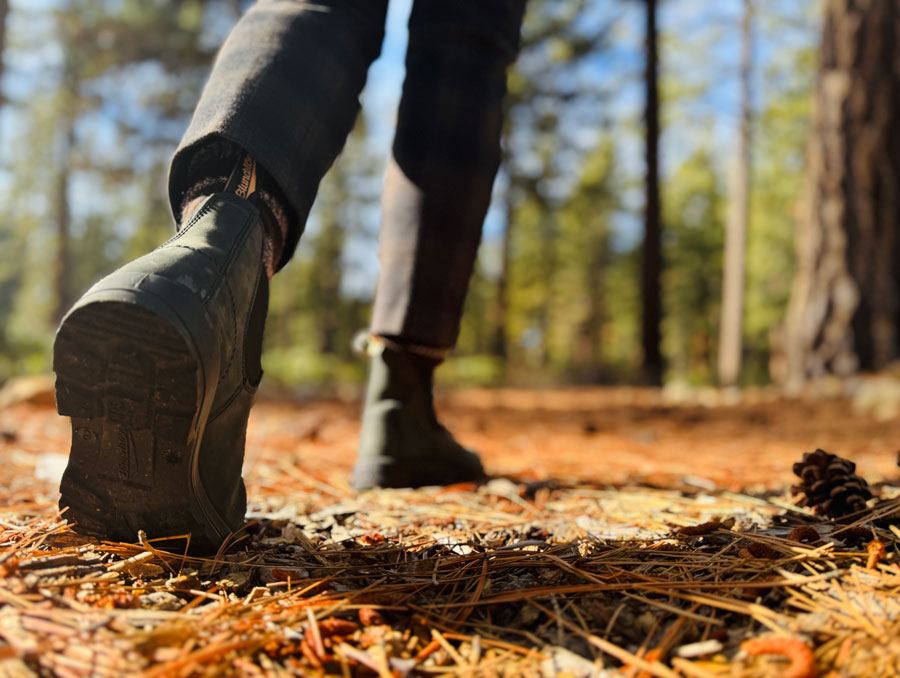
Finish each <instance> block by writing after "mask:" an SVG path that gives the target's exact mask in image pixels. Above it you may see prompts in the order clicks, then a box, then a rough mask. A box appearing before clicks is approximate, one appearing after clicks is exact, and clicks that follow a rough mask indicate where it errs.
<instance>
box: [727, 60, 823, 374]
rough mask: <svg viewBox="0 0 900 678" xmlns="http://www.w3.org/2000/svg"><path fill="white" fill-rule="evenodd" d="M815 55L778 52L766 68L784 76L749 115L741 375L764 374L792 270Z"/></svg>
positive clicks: (779, 322) (784, 307)
mask: <svg viewBox="0 0 900 678" xmlns="http://www.w3.org/2000/svg"><path fill="white" fill-rule="evenodd" d="M815 60H816V51H815V50H814V49H812V48H806V49H800V50H796V51H792V52H787V53H785V54H782V55H780V57H779V58H778V59H777V60H776V61H775V62H774V63H773V64H772V71H773V72H777V73H778V74H779V75H780V76H781V77H782V78H784V77H786V78H787V81H786V82H785V83H784V84H783V85H782V86H781V88H780V91H778V92H777V93H775V96H773V97H772V98H771V102H770V104H769V105H768V106H767V107H766V109H765V110H763V111H762V112H761V114H760V116H759V119H758V122H757V130H756V145H755V154H756V156H755V163H754V167H753V170H754V171H753V178H752V183H753V192H752V196H753V199H752V201H751V206H750V224H751V227H750V232H749V233H748V235H747V292H746V297H745V304H746V310H745V314H744V335H745V342H746V350H745V354H746V355H745V380H746V381H748V382H753V383H761V382H766V381H768V380H769V358H770V355H771V353H772V350H773V342H776V341H778V329H779V327H780V325H781V323H782V322H783V319H784V314H785V311H786V309H787V304H788V298H789V296H790V288H791V282H792V280H793V277H794V228H795V224H796V223H797V221H798V219H799V217H800V214H799V204H800V199H801V197H802V190H803V185H802V184H803V162H804V154H805V149H806V138H807V133H808V130H809V125H810V115H811V103H812V85H813V82H814V80H815V78H814V73H815V68H816V66H815ZM766 75H767V78H768V77H769V76H774V73H767V74H766ZM770 79H771V78H770Z"/></svg>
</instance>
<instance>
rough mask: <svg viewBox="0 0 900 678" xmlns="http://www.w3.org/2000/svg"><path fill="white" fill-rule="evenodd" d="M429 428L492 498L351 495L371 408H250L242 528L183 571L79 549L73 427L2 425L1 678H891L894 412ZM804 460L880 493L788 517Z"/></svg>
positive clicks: (897, 422)
mask: <svg viewBox="0 0 900 678" xmlns="http://www.w3.org/2000/svg"><path fill="white" fill-rule="evenodd" d="M719 400H722V398H719ZM439 409H440V412H441V414H442V419H443V420H444V422H445V423H446V424H447V426H448V427H449V428H450V429H451V430H453V431H454V432H455V433H456V434H457V435H458V437H459V438H460V439H461V440H462V441H463V442H464V443H465V444H467V445H469V446H471V447H472V448H473V449H477V450H478V451H479V452H480V453H481V455H482V458H483V460H484V462H485V466H486V467H487V470H488V471H489V472H490V473H491V474H492V475H493V476H494V480H492V481H490V482H488V483H487V484H485V485H481V486H475V485H459V486H452V487H449V488H440V489H439V488H424V489H420V490H377V491H369V492H364V493H359V494H357V493H354V492H353V491H352V489H351V488H350V486H349V484H348V477H349V470H350V468H351V465H352V462H353V457H354V446H355V440H356V434H357V430H358V424H357V414H358V404H357V403H355V402H342V401H337V400H322V401H311V402H300V401H291V400H287V399H264V400H263V401H262V402H260V403H259V404H258V405H257V407H256V408H255V410H254V412H253V415H252V417H251V424H250V429H249V432H248V442H247V458H246V463H245V478H246V482H247V488H248V494H249V497H250V507H249V515H248V518H249V524H248V527H247V528H246V531H245V534H244V535H243V536H242V537H241V538H239V539H237V540H236V542H235V543H234V544H233V545H232V546H231V547H230V548H229V549H228V550H227V551H225V552H223V553H221V554H219V555H218V556H217V557H216V558H209V559H205V560H198V559H192V558H186V557H182V556H173V555H169V554H165V553H162V552H160V551H158V550H156V549H155V548H154V547H153V545H152V544H150V543H144V544H140V543H137V542H138V539H137V535H136V538H135V542H136V543H135V544H118V543H106V542H98V541H95V540H91V539H88V538H85V537H81V536H79V535H77V534H75V533H74V532H72V531H71V530H70V529H69V528H68V527H67V526H66V524H65V523H64V520H63V519H62V518H61V517H60V516H59V514H58V511H57V508H56V502H57V494H56V487H57V483H58V477H59V474H60V473H61V471H62V468H63V466H64V464H65V454H66V452H67V450H68V436H69V427H68V422H67V421H66V420H64V419H62V418H60V417H58V416H57V415H56V413H55V411H54V410H53V408H52V401H50V396H49V394H44V395H41V394H37V395H33V396H32V397H29V398H27V399H25V400H23V401H20V402H15V403H7V404H6V406H5V407H2V408H0V459H2V460H3V464H2V468H0V490H2V493H3V494H2V497H3V500H2V504H0V505H2V507H3V508H0V676H35V675H41V676H47V675H53V676H61V677H63V678H68V677H70V676H123V675H143V676H146V677H148V678H149V677H152V676H188V675H202V676H207V675H209V676H213V675H215V676H233V675H245V676H292V675H376V676H381V677H386V676H406V675H413V676H419V675H469V676H475V675H496V676H501V675H509V676H513V675H531V676H553V675H560V676H566V675H567V676H585V677H586V676H614V675H615V676H618V675H623V676H630V677H631V678H639V677H640V678H644V677H646V676H660V677H664V678H672V677H673V676H686V677H697V678H710V677H713V676H721V677H725V676H727V677H729V678H738V677H740V678H751V677H762V676H781V675H783V676H786V677H788V678H809V677H812V676H823V677H824V676H828V677H829V678H837V677H839V676H842V677H847V678H849V677H850V676H867V677H871V676H896V675H900V597H898V596H897V595H896V592H897V591H898V589H900V559H898V549H897V547H898V545H900V530H898V529H897V528H896V527H894V526H893V525H892V524H891V520H890V516H891V515H892V514H893V513H894V512H898V511H900V508H898V507H900V500H898V499H896V497H897V495H898V494H900V491H898V489H897V485H898V483H897V477H898V469H897V466H896V450H897V447H898V445H900V419H898V418H897V417H893V416H889V415H888V416H885V415H884V413H883V412H882V413H881V416H879V417H876V416H874V415H873V414H872V413H871V412H868V413H867V412H859V411H855V410H854V408H853V405H852V403H851V401H850V400H849V399H847V398H844V397H831V398H804V399H794V400H787V399H783V398H780V397H778V396H777V395H775V394H774V393H773V392H766V391H761V392H756V393H745V394H744V396H743V397H742V398H741V402H740V403H739V404H735V405H714V406H703V405H700V404H697V402H691V401H690V399H688V401H687V402H681V403H679V404H672V403H671V402H669V401H668V400H667V399H666V398H664V396H663V394H662V393H661V392H660V391H655V390H650V389H625V388H609V389H566V390H546V391H516V390H454V391H449V392H446V393H444V394H443V395H442V396H441V398H440V399H439ZM817 447H820V448H824V449H825V450H828V451H829V452H833V453H836V454H839V455H841V456H843V457H846V458H848V459H852V460H853V461H855V462H856V463H857V472H858V473H859V474H860V475H862V476H863V477H865V478H866V479H867V480H868V481H869V482H870V484H872V485H873V488H874V491H875V494H876V498H875V499H874V500H873V501H872V502H870V504H871V505H872V506H873V508H872V509H871V510H869V511H868V512H867V513H865V514H864V515H860V516H858V519H857V520H855V521H853V522H851V523H844V524H840V523H835V522H832V521H829V520H827V519H823V518H818V517H814V516H813V515H812V513H811V512H810V511H809V510H808V509H806V508H799V507H795V506H793V504H792V503H791V496H790V491H789V487H790V485H791V484H792V483H794V482H795V481H796V478H795V477H794V476H793V474H792V470H791V469H792V464H793V463H794V462H795V461H798V460H799V459H800V458H801V456H802V454H803V452H805V451H809V450H812V449H815V448H817ZM879 517H880V518H881V519H880V520H876V519H877V518H879ZM898 522H900V518H898ZM848 524H850V525H852V526H853V527H852V529H847V525H848ZM692 526H695V527H692ZM806 527H811V528H812V529H813V530H814V531H810V530H808V529H804V528H806ZM798 528H801V529H798ZM873 542H881V543H882V544H884V546H885V547H886V553H885V554H884V555H883V556H882V555H881V554H880V553H874V555H872V553H871V552H872V551H873V549H875V548H876V546H877V544H875V545H873ZM748 641H749V642H748ZM789 662H791V663H789Z"/></svg>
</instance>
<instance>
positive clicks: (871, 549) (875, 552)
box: [866, 539, 886, 570]
mask: <svg viewBox="0 0 900 678" xmlns="http://www.w3.org/2000/svg"><path fill="white" fill-rule="evenodd" d="M866 552H867V553H868V554H869V559H868V560H866V569H867V570H874V569H875V568H876V567H877V566H878V561H879V560H881V559H882V558H884V554H885V553H886V550H885V548H884V542H882V541H880V540H878V539H873V540H872V541H870V542H869V544H868V546H866Z"/></svg>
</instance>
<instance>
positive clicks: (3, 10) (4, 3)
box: [0, 0, 9, 104]
mask: <svg viewBox="0 0 900 678" xmlns="http://www.w3.org/2000/svg"><path fill="white" fill-rule="evenodd" d="M8 17H9V0H0V79H2V78H3V65H4V58H3V57H4V56H5V53H6V20H7V18H8ZM5 100H6V97H5V96H4V95H3V93H0V104H2V103H5Z"/></svg>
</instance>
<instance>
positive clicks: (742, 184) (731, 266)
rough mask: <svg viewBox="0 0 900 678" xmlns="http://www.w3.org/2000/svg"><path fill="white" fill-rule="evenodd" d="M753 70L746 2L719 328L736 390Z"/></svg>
mask: <svg viewBox="0 0 900 678" xmlns="http://www.w3.org/2000/svg"><path fill="white" fill-rule="evenodd" d="M752 70H753V3H752V0H744V16H743V20H742V22H741V119H740V130H739V132H738V151H737V157H736V158H735V162H734V166H733V170H732V175H731V196H730V200H729V205H728V220H727V222H726V224H725V261H724V266H723V273H722V317H721V321H720V324H719V358H718V373H719V384H720V385H722V386H736V385H737V384H738V382H739V381H740V377H741V353H742V350H743V341H742V338H743V337H742V331H743V320H744V261H745V258H746V243H747V221H748V216H749V205H750V167H751V158H750V134H751V78H752Z"/></svg>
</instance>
